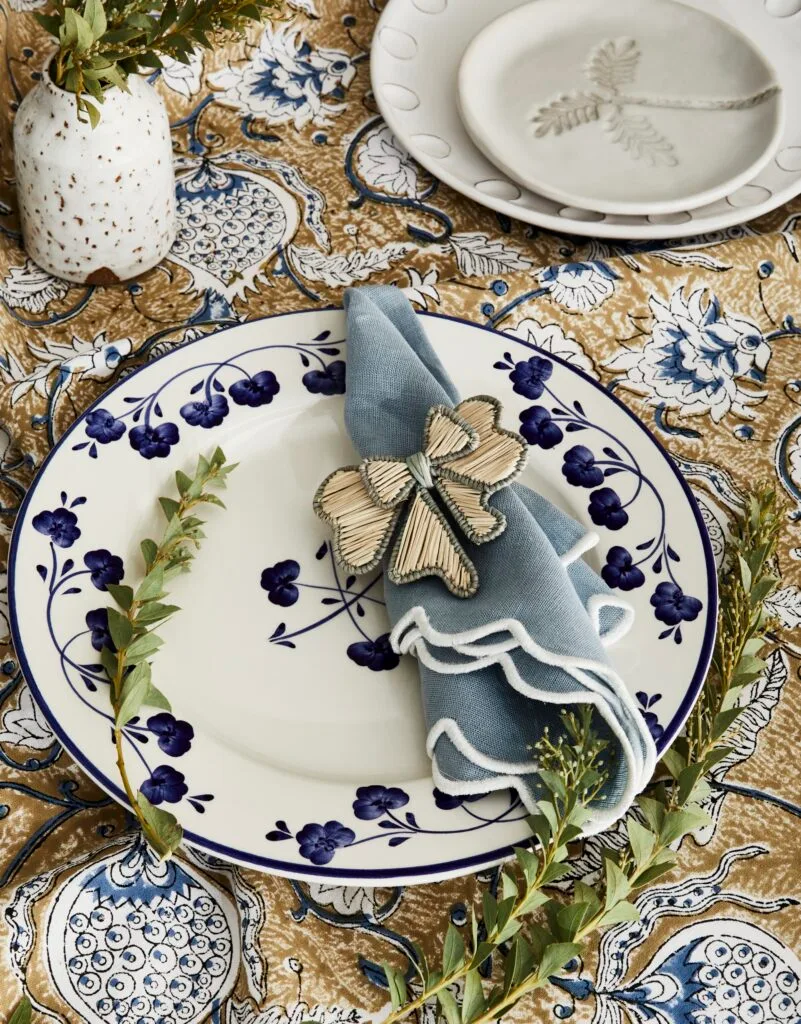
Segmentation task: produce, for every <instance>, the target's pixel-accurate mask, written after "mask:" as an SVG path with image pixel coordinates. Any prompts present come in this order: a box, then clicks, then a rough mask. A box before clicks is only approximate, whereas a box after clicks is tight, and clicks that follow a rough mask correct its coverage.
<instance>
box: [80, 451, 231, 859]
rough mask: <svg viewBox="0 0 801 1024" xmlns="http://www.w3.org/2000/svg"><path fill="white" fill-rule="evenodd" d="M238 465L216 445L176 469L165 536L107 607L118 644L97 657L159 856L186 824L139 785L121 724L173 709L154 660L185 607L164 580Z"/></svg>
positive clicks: (187, 551)
mask: <svg viewBox="0 0 801 1024" xmlns="http://www.w3.org/2000/svg"><path fill="white" fill-rule="evenodd" d="M235 468H236V467H235V465H230V464H228V463H226V461H225V455H224V454H223V452H222V451H221V449H219V448H217V449H216V451H215V452H214V454H213V455H212V456H211V458H210V459H206V458H204V456H202V455H201V456H200V457H199V458H198V461H197V468H196V470H195V475H194V476H193V477H189V476H187V474H186V473H182V472H181V471H180V470H179V471H178V472H177V473H176V474H175V484H176V487H177V490H178V498H177V499H176V498H159V504H160V505H161V509H162V512H163V513H164V516H165V518H166V520H167V526H166V527H165V530H164V533H163V535H162V537H161V540H160V541H159V542H158V543H157V542H156V541H154V540H151V539H150V538H148V539H146V540H143V541H142V543H141V545H140V550H141V552H142V558H143V559H144V566H145V572H144V576H143V577H142V579H141V581H140V582H139V584H138V586H137V587H135V588H134V587H131V586H122V585H115V584H111V583H110V584H108V585H107V590H108V592H109V593H110V594H111V596H112V598H113V599H114V600H115V601H116V603H117V607H116V608H113V607H112V608H108V609H107V611H108V625H109V633H110V635H111V640H112V642H113V644H114V650H112V649H111V648H109V647H104V648H103V650H102V651H101V653H100V660H101V661H102V663H103V668H104V669H105V672H106V675H107V676H108V678H109V681H110V683H111V703H112V706H113V709H114V745H115V747H116V751H117V767H118V768H119V772H120V778H121V779H122V784H123V788H124V789H125V794H126V796H127V797H128V802H129V803H130V805H131V809H132V810H133V812H134V814H135V815H136V817H137V818H138V819H139V824H140V825H141V828H142V833H143V835H144V836H145V838H146V839H147V841H148V843H149V844H150V846H151V847H152V848H153V849H154V850H155V851H156V853H158V854H159V856H161V857H169V856H170V855H171V854H172V853H173V852H174V851H175V850H176V849H177V848H178V847H179V846H180V844H181V840H182V838H183V831H182V829H181V826H180V825H179V824H178V821H177V820H176V818H175V816H174V815H173V814H171V813H170V812H169V811H165V810H164V809H163V808H161V807H154V806H153V804H152V803H151V802H150V801H149V800H148V798H147V797H146V796H145V794H144V793H143V792H142V791H141V790H139V791H138V792H134V790H133V787H132V785H131V781H130V779H129V777H128V771H127V769H126V766H125V756H124V743H123V739H124V736H123V729H124V728H125V726H126V725H127V724H128V722H130V720H131V719H132V718H133V717H134V716H135V715H138V714H139V711H140V709H141V708H142V706H143V705H148V706H150V707H156V708H162V709H163V710H165V711H169V710H171V709H170V703H169V701H168V700H167V698H166V697H165V696H164V694H163V693H162V692H161V691H160V690H159V689H158V688H157V687H156V686H155V685H154V684H153V677H152V668H151V664H150V660H149V659H150V658H151V657H152V656H153V655H154V654H155V653H156V652H157V651H158V649H159V648H160V647H161V645H162V643H163V641H162V639H161V637H160V636H159V635H158V633H157V632H156V628H157V627H158V626H161V625H163V624H164V623H165V622H166V621H167V620H168V619H169V618H170V617H171V616H172V615H173V614H174V613H175V612H177V611H180V609H179V608H177V607H176V606H175V605H172V604H166V603H165V601H164V599H165V598H166V597H167V592H166V590H165V587H166V584H168V583H169V582H170V580H172V579H174V578H175V577H176V576H178V575H179V574H181V573H184V572H189V569H190V567H191V564H192V559H193V558H194V555H195V553H196V551H197V549H198V548H199V547H200V542H201V540H202V539H203V538H204V536H205V534H204V533H203V529H202V527H203V525H204V521H203V520H202V519H199V518H198V517H197V516H196V515H195V514H194V510H195V509H196V508H197V507H198V506H199V505H203V504H207V505H209V504H210V505H219V506H220V507H222V508H225V505H224V504H223V502H222V501H221V499H220V498H219V497H218V496H217V495H216V494H213V493H212V492H211V490H209V488H212V487H216V488H224V487H225V485H226V477H227V476H228V474H229V473H230V472H231V471H232V470H233V469H235Z"/></svg>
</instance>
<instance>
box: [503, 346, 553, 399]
mask: <svg viewBox="0 0 801 1024" xmlns="http://www.w3.org/2000/svg"><path fill="white" fill-rule="evenodd" d="M552 373H553V363H552V362H551V361H550V359H543V358H542V357H541V356H531V358H530V359H525V360H523V361H522V362H519V363H516V364H515V368H514V370H512V372H511V373H510V374H509V379H510V380H511V381H512V383H513V384H514V390H515V391H516V392H517V393H518V395H522V396H523V397H524V398H539V397H540V395H541V394H542V393H543V391H544V390H545V384H546V382H547V381H548V380H550V377H551V374H552Z"/></svg>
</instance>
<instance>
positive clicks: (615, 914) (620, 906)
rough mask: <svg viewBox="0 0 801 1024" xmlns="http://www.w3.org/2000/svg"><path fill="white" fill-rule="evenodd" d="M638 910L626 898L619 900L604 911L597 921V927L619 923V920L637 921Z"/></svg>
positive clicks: (638, 917) (638, 916)
mask: <svg viewBox="0 0 801 1024" xmlns="http://www.w3.org/2000/svg"><path fill="white" fill-rule="evenodd" d="M639 919H640V912H639V910H638V909H637V908H636V907H635V906H634V904H633V903H629V902H628V900H621V901H620V903H616V904H615V905H614V907H611V908H610V909H609V910H607V911H606V913H605V914H604V916H603V917H602V918H601V920H600V921H599V922H598V925H599V927H601V928H605V927H606V926H607V925H610V924H620V922H621V921H639Z"/></svg>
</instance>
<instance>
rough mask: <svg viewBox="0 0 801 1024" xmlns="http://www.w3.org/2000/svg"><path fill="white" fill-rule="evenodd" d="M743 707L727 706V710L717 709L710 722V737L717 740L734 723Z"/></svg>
mask: <svg viewBox="0 0 801 1024" xmlns="http://www.w3.org/2000/svg"><path fill="white" fill-rule="evenodd" d="M743 710H744V709H743V708H729V709H728V711H719V712H718V713H717V714H716V715H715V720H714V721H713V723H712V739H713V740H718V739H720V737H721V736H722V735H723V734H724V733H725V732H726V731H727V730H728V729H729V728H730V727H731V726H732V725H733V724H734V721H735V719H737V718H738V717H739V716H740V715H741V714H742V713H743Z"/></svg>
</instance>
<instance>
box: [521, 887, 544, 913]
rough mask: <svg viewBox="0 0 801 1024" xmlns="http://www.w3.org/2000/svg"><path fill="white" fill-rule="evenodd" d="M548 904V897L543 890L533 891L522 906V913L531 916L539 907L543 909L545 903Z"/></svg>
mask: <svg viewBox="0 0 801 1024" xmlns="http://www.w3.org/2000/svg"><path fill="white" fill-rule="evenodd" d="M547 902H548V897H547V896H546V895H545V893H544V892H543V891H542V889H532V890H531V892H530V893H528V895H527V896H526V897H525V899H524V900H523V902H522V903H521V904H520V913H521V914H530V913H531V912H532V911H534V910H536V909H537V907H541V906H542V905H543V903H547Z"/></svg>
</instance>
